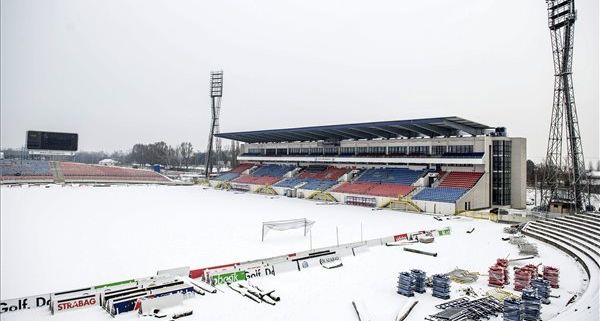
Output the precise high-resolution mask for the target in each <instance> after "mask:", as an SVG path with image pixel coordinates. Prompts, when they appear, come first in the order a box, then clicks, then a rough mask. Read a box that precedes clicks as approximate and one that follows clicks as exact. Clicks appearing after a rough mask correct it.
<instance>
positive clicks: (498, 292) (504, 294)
mask: <svg viewBox="0 0 600 321" xmlns="http://www.w3.org/2000/svg"><path fill="white" fill-rule="evenodd" d="M485 294H486V295H487V296H491V297H494V298H495V299H496V300H498V301H499V302H504V300H506V299H509V298H510V299H519V298H520V297H519V296H517V295H514V294H513V293H512V292H510V291H506V290H502V289H498V288H495V289H491V290H489V291H487V292H486V293H485Z"/></svg>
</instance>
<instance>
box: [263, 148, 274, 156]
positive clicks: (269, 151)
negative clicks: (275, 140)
mask: <svg viewBox="0 0 600 321" xmlns="http://www.w3.org/2000/svg"><path fill="white" fill-rule="evenodd" d="M265 155H267V156H274V155H275V148H267V149H265Z"/></svg>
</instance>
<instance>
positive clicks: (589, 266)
mask: <svg viewBox="0 0 600 321" xmlns="http://www.w3.org/2000/svg"><path fill="white" fill-rule="evenodd" d="M528 225H529V224H528ZM523 234H524V235H527V236H529V237H532V238H534V239H537V240H539V241H542V242H545V243H548V244H550V245H552V246H554V247H556V248H558V249H560V250H561V251H563V252H565V253H567V254H569V255H571V256H573V257H574V258H575V259H576V260H577V262H579V264H581V265H582V266H583V268H584V270H585V271H586V273H587V276H588V278H589V283H588V286H587V289H585V290H584V292H583V294H582V295H581V296H580V297H579V298H578V299H577V300H576V301H575V302H574V303H573V304H571V305H569V306H568V307H566V308H565V310H564V311H562V312H561V313H560V314H559V315H557V316H555V317H554V318H552V319H551V320H552V321H572V320H582V319H589V318H590V315H589V313H586V311H590V309H589V308H588V307H591V309H594V310H592V311H597V310H598V302H599V301H600V300H599V299H598V297H599V294H598V291H597V289H598V284H599V276H600V264H598V262H599V261H600V258H599V257H597V256H593V255H591V254H590V253H588V252H586V251H582V250H581V249H580V248H579V247H578V246H575V245H573V244H571V243H570V242H565V241H564V240H561V239H560V238H559V237H556V236H555V235H552V234H548V233H546V232H543V231H534V230H528V229H527V226H526V227H525V230H524V231H523Z"/></svg>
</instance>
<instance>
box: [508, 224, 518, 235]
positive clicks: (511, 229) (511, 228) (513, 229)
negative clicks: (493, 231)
mask: <svg viewBox="0 0 600 321" xmlns="http://www.w3.org/2000/svg"><path fill="white" fill-rule="evenodd" d="M518 232H519V226H518V225H511V226H507V227H505V228H504V233H507V234H517V233H518Z"/></svg>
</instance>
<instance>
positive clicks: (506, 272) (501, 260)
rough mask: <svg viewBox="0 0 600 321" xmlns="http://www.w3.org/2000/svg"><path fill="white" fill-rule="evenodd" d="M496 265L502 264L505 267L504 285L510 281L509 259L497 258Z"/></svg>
mask: <svg viewBox="0 0 600 321" xmlns="http://www.w3.org/2000/svg"><path fill="white" fill-rule="evenodd" d="M496 265H498V266H501V267H502V268H503V269H504V285H507V284H509V283H510V277H509V275H508V260H507V259H497V260H496Z"/></svg>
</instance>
